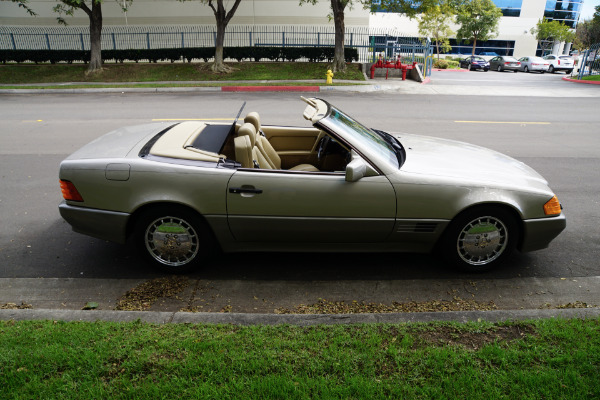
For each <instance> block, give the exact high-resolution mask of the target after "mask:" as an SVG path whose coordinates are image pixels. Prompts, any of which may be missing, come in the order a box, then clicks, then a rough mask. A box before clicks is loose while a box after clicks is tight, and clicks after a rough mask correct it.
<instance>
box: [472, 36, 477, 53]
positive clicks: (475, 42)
mask: <svg viewBox="0 0 600 400" xmlns="http://www.w3.org/2000/svg"><path fill="white" fill-rule="evenodd" d="M475 47H477V37H474V38H473V51H472V52H471V55H472V56H474V55H475Z"/></svg>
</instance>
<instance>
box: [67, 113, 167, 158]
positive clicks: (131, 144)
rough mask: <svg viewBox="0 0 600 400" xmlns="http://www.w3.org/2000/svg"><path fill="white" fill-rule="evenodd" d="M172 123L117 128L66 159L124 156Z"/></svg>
mask: <svg viewBox="0 0 600 400" xmlns="http://www.w3.org/2000/svg"><path fill="white" fill-rule="evenodd" d="M173 124H174V123H173V122H161V123H153V124H145V125H136V126H129V127H125V128H119V129H117V130H114V131H112V132H109V133H107V134H105V135H103V136H100V137H99V138H97V139H95V140H93V141H91V142H90V143H88V144H86V145H85V146H83V147H82V148H81V149H79V150H77V151H76V152H74V153H73V154H71V155H70V156H69V157H68V158H67V160H83V159H90V158H122V157H126V156H127V155H128V154H129V152H130V151H131V150H132V149H134V148H137V147H141V146H142V145H143V144H146V143H147V142H148V141H149V140H150V139H151V138H152V137H153V136H154V135H156V134H157V133H159V132H160V131H162V130H164V129H165V128H167V127H169V126H171V125H173ZM138 151H139V149H138Z"/></svg>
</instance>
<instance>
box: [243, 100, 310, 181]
mask: <svg viewBox="0 0 600 400" xmlns="http://www.w3.org/2000/svg"><path fill="white" fill-rule="evenodd" d="M246 124H251V125H252V126H253V127H254V131H255V132H256V140H255V141H256V147H258V150H259V151H260V153H261V154H262V156H263V157H264V158H265V160H266V161H267V163H268V164H269V166H270V169H281V157H279V154H277V151H275V149H274V148H273V146H272V145H271V143H270V142H269V140H268V139H267V138H266V136H264V134H263V133H262V131H261V125H260V116H259V115H258V113H257V112H250V113H248V115H246V118H244V125H246ZM240 129H241V128H240ZM238 135H239V131H238ZM261 165H262V164H261ZM290 170H292V171H310V172H318V171H319V169H318V168H317V167H315V166H314V165H310V164H300V165H296V166H295V167H292V168H290Z"/></svg>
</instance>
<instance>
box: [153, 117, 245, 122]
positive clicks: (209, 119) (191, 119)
mask: <svg viewBox="0 0 600 400" xmlns="http://www.w3.org/2000/svg"><path fill="white" fill-rule="evenodd" d="M234 119H235V118H155V119H153V120H152V121H154V122H158V121H233V120H234Z"/></svg>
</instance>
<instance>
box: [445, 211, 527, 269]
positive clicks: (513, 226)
mask: <svg viewBox="0 0 600 400" xmlns="http://www.w3.org/2000/svg"><path fill="white" fill-rule="evenodd" d="M518 240H519V229H518V225H517V221H516V219H515V217H514V216H513V215H512V214H511V213H510V212H509V211H507V210H505V209H503V208H499V207H492V206H482V207H477V208H473V209H470V210H467V211H465V212H463V213H462V214H459V215H458V216H457V217H456V218H455V219H454V220H453V221H452V222H451V223H450V225H449V226H448V228H447V229H446V232H445V233H444V237H443V241H442V253H443V255H444V258H445V259H446V260H447V261H448V262H450V263H451V264H453V265H454V266H456V267H457V268H459V269H461V270H463V271H468V272H483V271H488V270H490V269H492V268H494V267H496V266H497V265H498V264H500V263H502V261H503V260H504V259H505V258H506V257H507V256H508V255H509V254H510V253H511V252H512V251H514V249H515V247H516V245H517V242H518Z"/></svg>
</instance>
